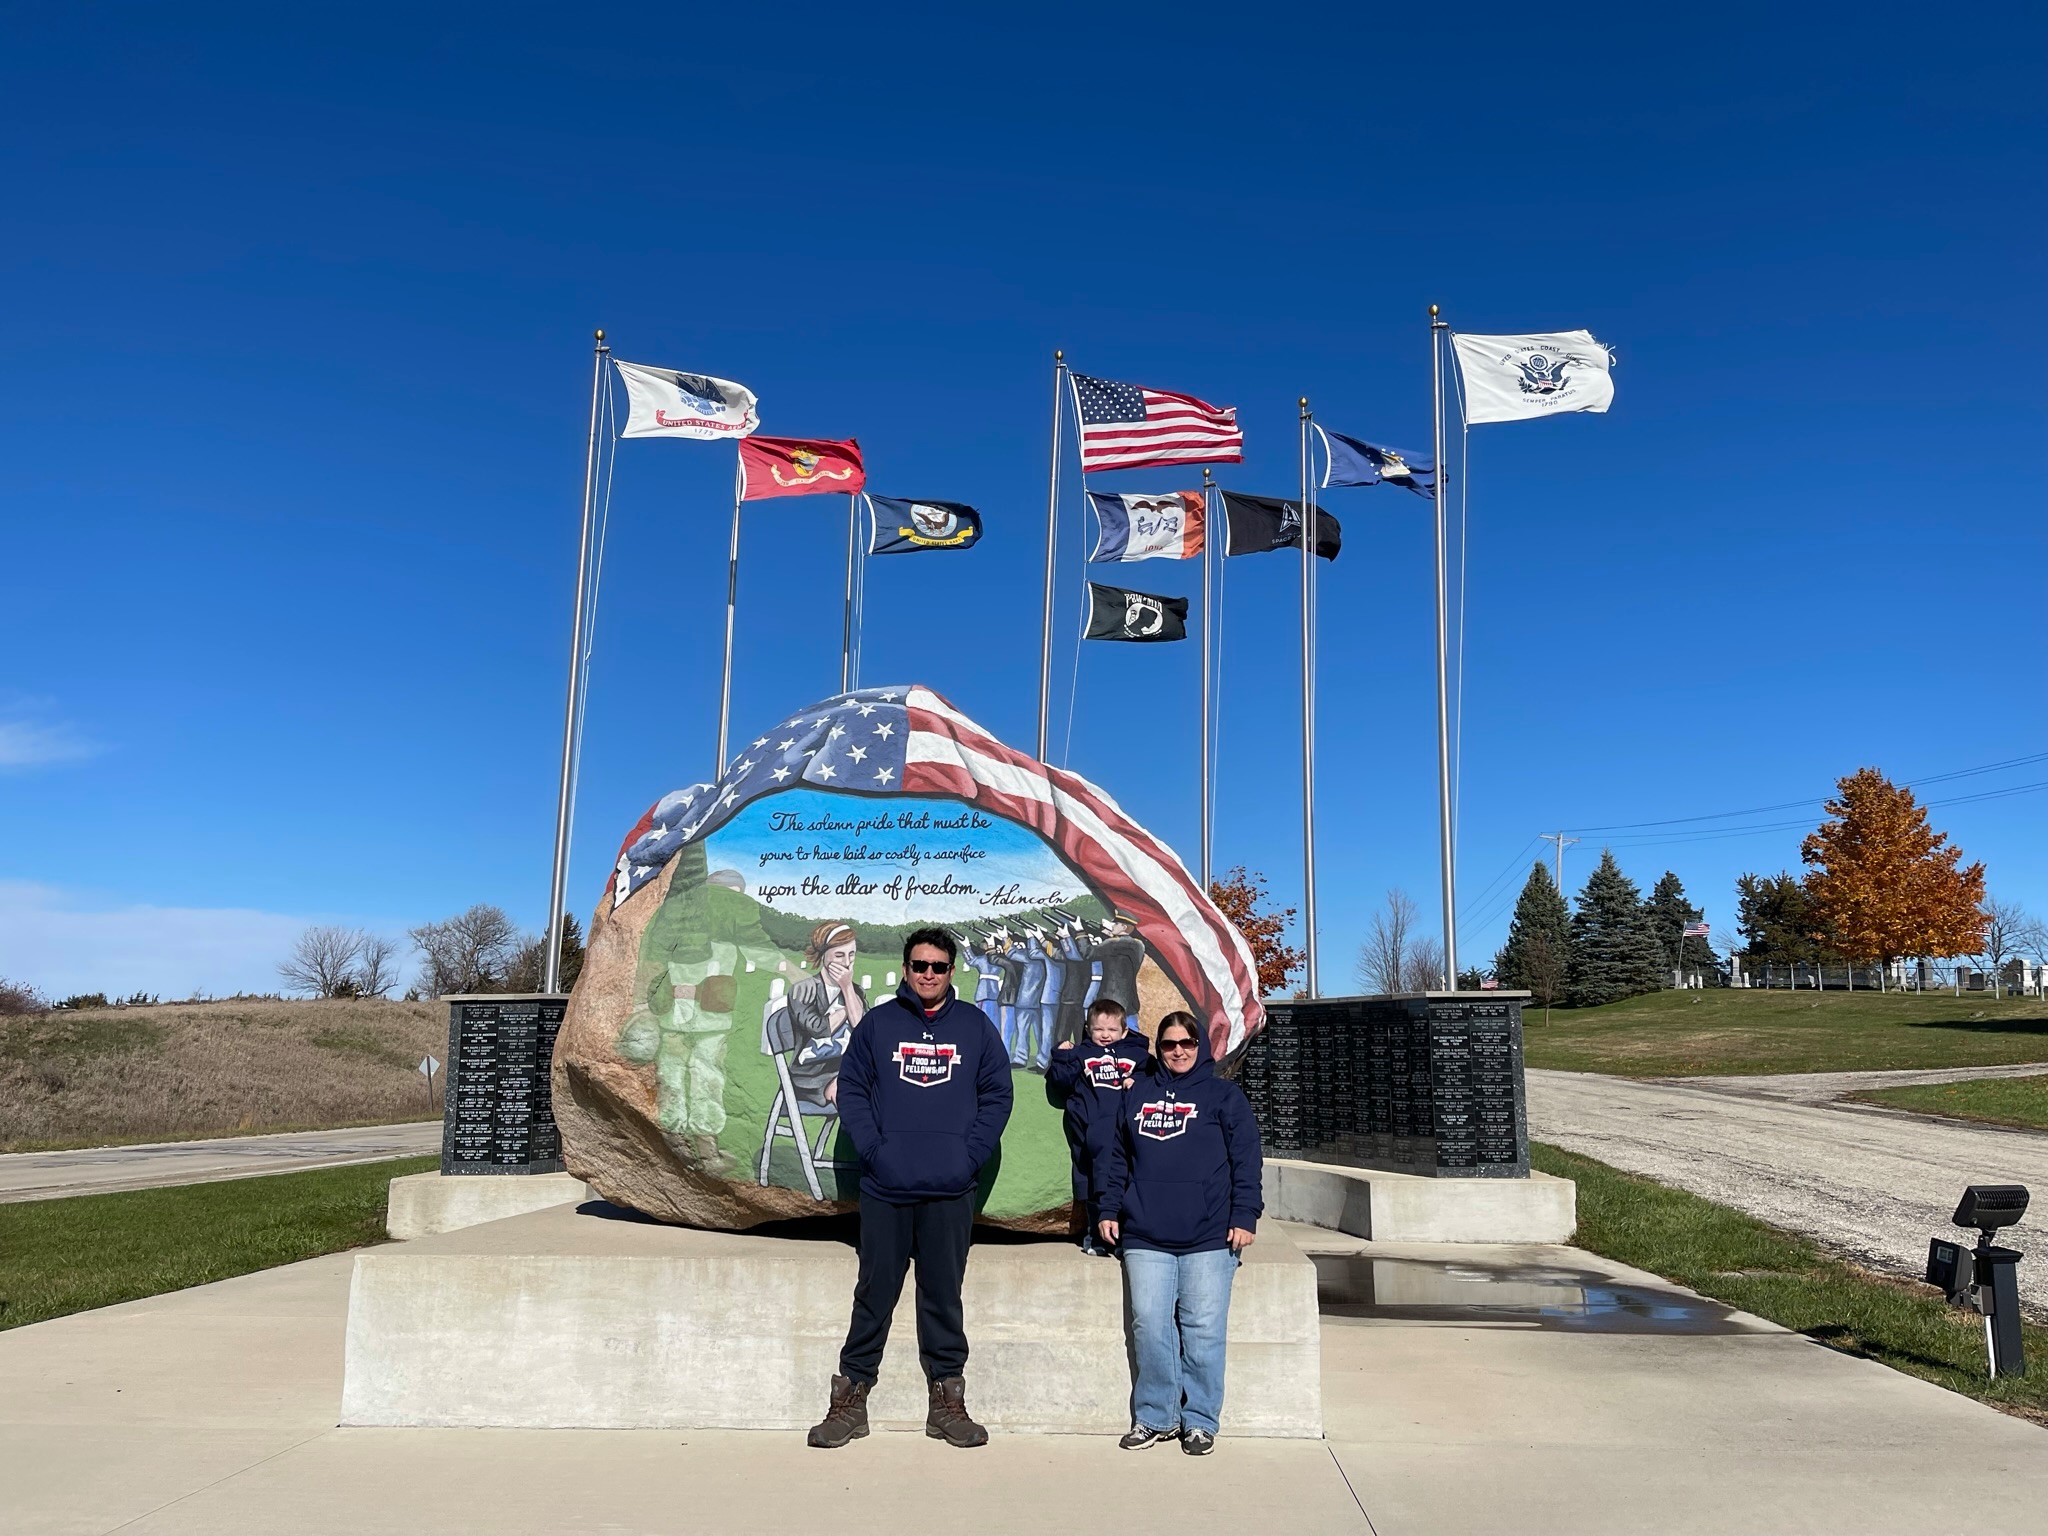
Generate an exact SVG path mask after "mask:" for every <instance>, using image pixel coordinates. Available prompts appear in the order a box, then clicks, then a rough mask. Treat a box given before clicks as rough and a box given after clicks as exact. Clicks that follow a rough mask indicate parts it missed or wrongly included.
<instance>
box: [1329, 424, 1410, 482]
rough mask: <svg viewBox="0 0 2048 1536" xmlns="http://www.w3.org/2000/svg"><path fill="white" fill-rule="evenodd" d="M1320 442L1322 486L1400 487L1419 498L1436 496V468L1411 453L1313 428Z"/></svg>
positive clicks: (1339, 433)
mask: <svg viewBox="0 0 2048 1536" xmlns="http://www.w3.org/2000/svg"><path fill="white" fill-rule="evenodd" d="M1316 435H1317V436H1318V437H1320V438H1321V439H1322V440H1323V478H1322V482H1321V483H1322V484H1323V485H1325V486H1332V485H1379V484H1381V483H1382V482H1385V483H1386V484H1388V485H1398V486H1402V487H1404V488H1406V489H1408V490H1411V491H1413V492H1414V493H1415V494H1416V495H1418V496H1434V495H1435V494H1436V465H1435V464H1434V463H1432V462H1431V461H1430V460H1428V459H1426V458H1423V457H1421V456H1420V455H1417V454H1412V453H1401V452H1399V451H1398V450H1396V449H1393V448H1381V447H1378V446H1376V445H1375V444H1372V443H1368V442H1366V441H1364V440H1363V439H1362V438H1356V437H1346V436H1345V435H1344V434H1343V433H1342V432H1328V431H1325V430H1324V429H1323V428H1322V427H1320V426H1318V427H1317V428H1316Z"/></svg>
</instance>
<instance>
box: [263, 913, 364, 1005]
mask: <svg viewBox="0 0 2048 1536" xmlns="http://www.w3.org/2000/svg"><path fill="white" fill-rule="evenodd" d="M365 938H366V935H365V934H364V933H363V931H362V930H361V929H360V928H338V927H335V926H333V925H332V924H320V925H317V926H315V927H312V928H308V929H307V930H306V931H305V932H304V933H302V934H300V935H299V941H298V943H296V944H294V945H293V946H292V952H291V954H290V955H289V956H288V957H287V958H286V959H285V960H284V961H283V962H282V963H281V964H280V965H279V966H278V968H277V974H278V975H280V976H282V977H283V978H284V980H285V984H286V985H287V986H289V987H290V988H291V989H292V990H293V991H294V992H304V993H307V994H308V995H309V996H312V997H353V996H355V991H356V961H357V960H358V958H360V956H361V955H362V952H363V943H364V940H365Z"/></svg>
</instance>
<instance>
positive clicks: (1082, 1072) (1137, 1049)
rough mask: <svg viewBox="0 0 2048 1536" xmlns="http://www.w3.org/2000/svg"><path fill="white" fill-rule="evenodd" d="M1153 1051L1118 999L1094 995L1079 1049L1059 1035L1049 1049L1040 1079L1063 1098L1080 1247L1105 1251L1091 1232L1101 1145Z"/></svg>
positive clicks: (1095, 1216)
mask: <svg viewBox="0 0 2048 1536" xmlns="http://www.w3.org/2000/svg"><path fill="white" fill-rule="evenodd" d="M1151 1057H1152V1046H1151V1044H1150V1043H1149V1042H1148V1041H1147V1040H1146V1039H1145V1037H1144V1036H1143V1035H1142V1034H1140V1033H1139V1032H1138V1031H1137V1030H1136V1029H1133V1028H1131V1027H1130V1025H1129V1022H1128V1020H1127V1019H1126V1017H1125V1014H1124V1006H1123V1004H1122V1003H1119V1002H1114V1001H1112V1000H1111V999H1109V998H1106V997H1099V998H1097V999H1096V1000H1095V1001H1094V1002H1092V1003H1090V1004H1089V1005H1088V1038H1087V1040H1085V1041H1084V1042H1083V1043H1082V1045H1081V1047H1080V1049H1078V1050H1077V1049H1075V1047H1074V1043H1073V1042H1072V1041H1071V1040H1063V1041H1061V1042H1060V1047H1059V1049H1058V1050H1057V1051H1055V1052H1053V1057H1052V1065H1051V1066H1050V1067H1048V1068H1047V1069H1046V1074H1045V1080H1046V1083H1047V1084H1048V1085H1049V1086H1050V1087H1051V1088H1052V1090H1053V1092H1054V1093H1055V1094H1063V1095H1064V1096H1065V1098H1066V1127H1067V1147H1068V1149H1069V1150H1070V1151H1071V1152H1072V1153H1073V1158H1074V1209H1075V1211H1076V1212H1077V1213H1078V1214H1079V1215H1080V1216H1081V1218H1082V1224H1081V1248H1082V1250H1083V1251H1084V1252H1087V1253H1099V1254H1106V1253H1108V1252H1109V1250H1108V1249H1107V1248H1104V1247H1103V1246H1102V1243H1101V1240H1100V1239H1099V1237H1098V1236H1097V1234H1096V1231H1095V1223H1096V1222H1097V1221H1098V1220H1100V1219H1101V1218H1100V1213H1099V1212H1098V1211H1097V1209H1096V1206H1097V1202H1098V1200H1099V1199H1100V1196H1101V1192H1102V1191H1101V1186H1100V1184H1099V1183H1098V1182H1097V1181H1098V1177H1099V1174H1100V1171H1101V1168H1102V1165H1103V1163H1104V1161H1105V1160H1106V1159H1105V1154H1104V1148H1105V1147H1106V1146H1107V1145H1108V1144H1109V1140H1110V1138H1111V1137H1112V1136H1114V1135H1115V1134H1116V1122H1117V1111H1118V1110H1119V1109H1120V1108H1122V1106H1123V1102H1124V1098H1125V1096H1126V1094H1127V1093H1128V1091H1129V1089H1130V1086H1131V1084H1132V1083H1133V1082H1134V1081H1136V1079H1137V1074H1138V1069H1139V1068H1140V1067H1142V1066H1144V1065H1145V1063H1146V1062H1147V1061H1149V1060H1150V1059H1151Z"/></svg>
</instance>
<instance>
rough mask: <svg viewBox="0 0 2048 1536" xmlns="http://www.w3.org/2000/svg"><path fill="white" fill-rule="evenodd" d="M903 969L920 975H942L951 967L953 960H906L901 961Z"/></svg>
mask: <svg viewBox="0 0 2048 1536" xmlns="http://www.w3.org/2000/svg"><path fill="white" fill-rule="evenodd" d="M903 969H905V970H906V971H915V972H917V974H918V975H920V976H943V975H945V974H946V972H948V971H950V970H951V969H953V962H952V961H950V960H906V961H904V962H903Z"/></svg>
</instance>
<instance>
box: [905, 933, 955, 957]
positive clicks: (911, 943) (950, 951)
mask: <svg viewBox="0 0 2048 1536" xmlns="http://www.w3.org/2000/svg"><path fill="white" fill-rule="evenodd" d="M920 944H923V945H925V946H927V947H928V948H931V949H943V950H944V951H945V952H946V960H947V963H948V964H951V963H953V962H955V961H957V960H958V959H959V958H960V946H959V945H958V944H956V943H954V942H953V935H952V934H950V933H948V932H947V931H946V930H945V929H943V928H919V929H916V930H914V931H913V932H912V933H911V935H910V937H909V938H907V939H905V940H904V941H903V960H904V963H905V964H906V965H907V964H908V963H909V962H910V952H911V951H912V950H913V949H915V948H917V946H918V945H920Z"/></svg>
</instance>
